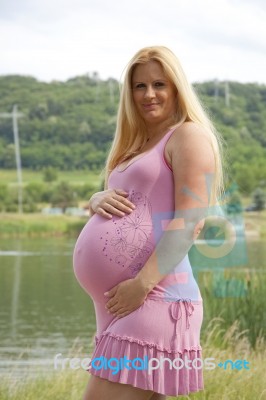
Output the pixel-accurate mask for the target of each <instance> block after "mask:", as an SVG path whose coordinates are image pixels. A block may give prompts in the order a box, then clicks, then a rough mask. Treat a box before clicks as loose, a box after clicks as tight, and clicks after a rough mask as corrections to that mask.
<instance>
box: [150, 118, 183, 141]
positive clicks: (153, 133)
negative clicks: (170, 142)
mask: <svg viewBox="0 0 266 400" xmlns="http://www.w3.org/2000/svg"><path fill="white" fill-rule="evenodd" d="M175 124H176V121H175V120H174V118H173V117H170V118H168V119H167V120H165V121H163V122H162V123H160V124H155V123H154V124H150V125H149V126H147V124H146V127H147V137H148V141H151V140H152V139H153V138H154V139H155V138H157V137H159V136H161V135H164V134H165V133H166V132H167V131H168V130H169V129H170V127H171V126H174V125H175Z"/></svg>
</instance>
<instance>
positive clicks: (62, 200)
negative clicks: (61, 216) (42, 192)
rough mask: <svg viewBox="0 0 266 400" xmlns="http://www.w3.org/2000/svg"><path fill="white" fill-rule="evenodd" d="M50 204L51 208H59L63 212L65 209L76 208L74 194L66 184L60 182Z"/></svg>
mask: <svg viewBox="0 0 266 400" xmlns="http://www.w3.org/2000/svg"><path fill="white" fill-rule="evenodd" d="M51 203H52V206H53V207H60V208H62V210H63V212H65V210H66V208H67V207H75V206H77V201H76V193H75V191H74V190H73V188H72V187H71V186H70V185H69V184H68V183H67V182H60V183H59V185H57V186H56V188H55V189H54V192H53V194H52V197H51Z"/></svg>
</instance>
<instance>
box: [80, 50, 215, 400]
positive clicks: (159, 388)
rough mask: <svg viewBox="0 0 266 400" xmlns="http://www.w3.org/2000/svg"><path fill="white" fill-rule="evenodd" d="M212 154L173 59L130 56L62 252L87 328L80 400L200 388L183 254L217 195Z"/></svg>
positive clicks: (199, 315)
mask: <svg viewBox="0 0 266 400" xmlns="http://www.w3.org/2000/svg"><path fill="white" fill-rule="evenodd" d="M221 159H222V156H221V139H220V137H219V135H218V133H217V132H216V130H215V128H214V127H213V124H212V123H211V121H210V119H209V118H208V116H207V115H206V113H205V112H204V110H203V108H202V106H201V104H200V102H199V100H198V98H197V96H196V94H195V93H194V91H193V89H192V87H191V85H190V84H189V83H188V81H187V79H186V76H185V74H184V72H183V70H182V67H181V66H180V63H179V61H178V59H177V58H176V56H175V55H174V54H173V53H172V52H171V51H170V50H169V49H167V48H166V47H163V46H156V47H147V48H144V49H141V50H140V51H139V52H138V53H137V54H136V55H135V56H134V57H133V58H132V60H131V61H130V62H129V64H128V67H127V70H126V74H125V78H124V82H123V87H122V92H121V98H120V105H119V110H118V118H117V129H116V133H115V137H114V141H113V144H112V147H111V150H110V153H109V156H108V159H107V162H106V175H105V190H104V191H102V192H98V193H95V194H94V195H93V196H92V197H91V199H90V202H89V206H90V211H91V218H90V220H89V221H88V223H87V224H86V225H85V227H84V228H83V230H82V232H81V233H80V236H79V238H78V240H77V242H76V245H75V249H74V255H73V264H74V273H75V275H76V278H77V280H78V281H79V283H80V285H81V286H82V288H83V289H84V290H85V291H86V292H87V293H88V295H89V296H90V297H91V298H92V300H93V302H94V306H95V313H96V323H97V332H96V335H95V347H94V351H93V355H92V362H91V363H90V365H89V366H88V371H89V372H90V374H91V376H90V379H89V383H88V386H87V388H86V391H85V394H84V398H83V399H84V400H107V399H110V398H113V399H116V400H124V399H125V400H133V399H134V400H148V399H152V400H160V399H161V400H162V399H166V396H167V395H169V396H178V395H186V394H189V393H191V392H197V391H199V390H202V389H203V388H204V385H203V358H202V348H201V345H200V330H201V325H202V319H203V303H202V297H201V294H200V291H199V287H198V285H197V282H196V280H195V279H194V276H193V272H192V268H191V265H190V262H189V258H188V250H189V248H190V247H191V245H192V244H193V240H194V239H195V238H196V237H197V235H198V234H199V232H200V230H201V229H202V227H203V225H204V216H206V214H207V210H208V208H209V207H210V205H215V204H217V202H218V198H219V196H220V195H221V193H222V190H223V174H222V168H221V165H222V163H221ZM210 177H211V179H210ZM210 182H211V184H210ZM96 359H97V360H96ZM110 359H112V360H111V361H112V362H110V363H109V364H108V360H110ZM93 360H95V361H93ZM103 360H105V361H106V363H105V364H104V362H103ZM162 360H163V361H162ZM96 361H97V362H96ZM145 362H146V364H145ZM147 365H148V366H149V368H147Z"/></svg>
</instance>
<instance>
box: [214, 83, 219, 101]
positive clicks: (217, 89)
mask: <svg viewBox="0 0 266 400" xmlns="http://www.w3.org/2000/svg"><path fill="white" fill-rule="evenodd" d="M218 97H219V81H218V79H215V80H214V101H215V103H216V102H217V100H218Z"/></svg>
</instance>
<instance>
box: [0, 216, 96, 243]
mask: <svg viewBox="0 0 266 400" xmlns="http://www.w3.org/2000/svg"><path fill="white" fill-rule="evenodd" d="M0 218H1V224H0V238H5V237H7V238H8V237H34V236H38V237H45V236H62V235H69V236H76V235H77V234H78V233H79V232H80V231H81V229H82V228H83V226H84V225H85V224H86V222H87V220H88V218H87V217H74V216H69V215H45V214H41V213H33V214H15V213H1V214H0Z"/></svg>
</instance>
